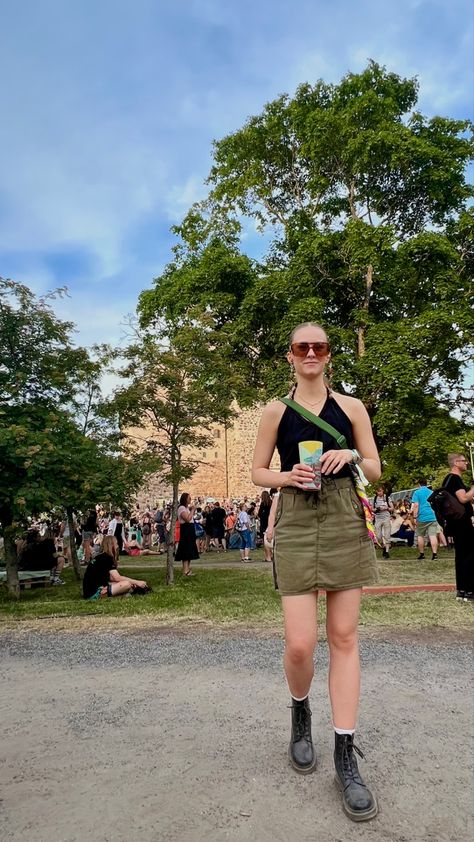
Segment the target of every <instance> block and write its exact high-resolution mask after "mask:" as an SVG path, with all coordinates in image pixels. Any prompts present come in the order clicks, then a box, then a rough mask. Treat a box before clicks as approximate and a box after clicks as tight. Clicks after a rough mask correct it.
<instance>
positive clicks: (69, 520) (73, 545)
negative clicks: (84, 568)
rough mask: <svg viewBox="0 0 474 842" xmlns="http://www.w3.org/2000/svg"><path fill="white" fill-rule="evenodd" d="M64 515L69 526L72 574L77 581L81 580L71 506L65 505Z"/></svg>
mask: <svg viewBox="0 0 474 842" xmlns="http://www.w3.org/2000/svg"><path fill="white" fill-rule="evenodd" d="M66 517H67V523H68V526H69V542H70V547H71V561H72V566H73V568H74V575H75V577H76V579H77V581H78V582H80V581H81V565H80V564H79V559H78V557H77V550H76V533H75V531H74V521H73V519H72V506H66Z"/></svg>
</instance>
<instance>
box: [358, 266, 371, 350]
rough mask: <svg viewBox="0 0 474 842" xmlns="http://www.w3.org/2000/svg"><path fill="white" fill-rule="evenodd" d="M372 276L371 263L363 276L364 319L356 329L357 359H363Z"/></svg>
mask: <svg viewBox="0 0 474 842" xmlns="http://www.w3.org/2000/svg"><path fill="white" fill-rule="evenodd" d="M373 275H374V267H373V266H372V264H371V263H369V265H368V266H367V274H366V276H365V295H364V301H363V303H362V310H363V312H364V318H363V319H362V320H361V323H360V324H359V327H358V335H357V340H358V341H357V353H358V356H359V357H363V356H364V354H365V332H366V330H367V318H366V317H367V316H368V315H369V305H370V293H371V292H372V280H373Z"/></svg>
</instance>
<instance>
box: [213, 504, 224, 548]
mask: <svg viewBox="0 0 474 842" xmlns="http://www.w3.org/2000/svg"><path fill="white" fill-rule="evenodd" d="M210 516H211V523H212V541H213V544H214V546H215V548H216V550H217V552H221V550H223V551H224V552H226V545H225V519H226V511H225V509H224V508H223V507H222V506H221V504H220V503H218V502H215V503H214V508H213V509H211V515H210Z"/></svg>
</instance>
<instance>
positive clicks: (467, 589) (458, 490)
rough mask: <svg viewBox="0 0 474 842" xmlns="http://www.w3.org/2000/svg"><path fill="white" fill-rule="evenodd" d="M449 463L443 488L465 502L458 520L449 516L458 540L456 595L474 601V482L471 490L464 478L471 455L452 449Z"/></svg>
mask: <svg viewBox="0 0 474 842" xmlns="http://www.w3.org/2000/svg"><path fill="white" fill-rule="evenodd" d="M448 464H449V467H450V471H449V474H447V476H445V478H444V480H443V488H445V489H446V491H448V492H449V493H450V494H452V495H453V496H455V497H456V498H457V499H458V500H459V502H460V503H462V505H463V506H464V514H463V516H462V517H461V518H459V519H458V520H454V519H449V520H448V523H447V532H448V534H449V535H451V536H452V538H453V540H454V564H455V568H456V591H457V593H456V596H457V598H458V599H460V600H463V601H465V602H474V526H473V523H472V518H473V513H474V512H473V506H472V501H473V500H474V485H471V487H470V489H469V490H468V488H467V486H466V485H464V483H463V481H462V475H463V473H464V471H465V470H466V469H467V459H466V457H465V456H463V454H462V453H448Z"/></svg>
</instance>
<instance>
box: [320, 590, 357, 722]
mask: <svg viewBox="0 0 474 842" xmlns="http://www.w3.org/2000/svg"><path fill="white" fill-rule="evenodd" d="M361 593H362V590H361V588H354V589H351V590H346V591H331V592H330V593H328V594H327V620H326V631H327V636H328V644H329V655H330V660H329V695H330V697H331V707H332V717H333V723H334V727H335V728H347V729H354V728H355V726H356V720H357V711H358V707H359V694H360V663H359V642H358V634H357V627H358V624H359V609H360V598H361Z"/></svg>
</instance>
